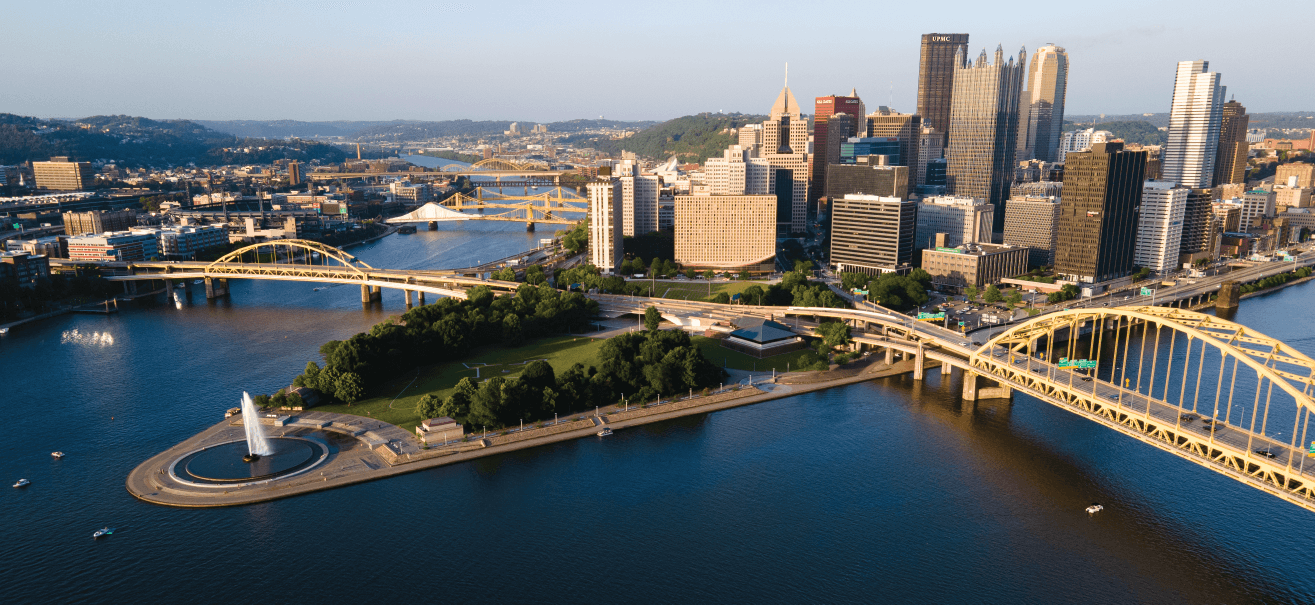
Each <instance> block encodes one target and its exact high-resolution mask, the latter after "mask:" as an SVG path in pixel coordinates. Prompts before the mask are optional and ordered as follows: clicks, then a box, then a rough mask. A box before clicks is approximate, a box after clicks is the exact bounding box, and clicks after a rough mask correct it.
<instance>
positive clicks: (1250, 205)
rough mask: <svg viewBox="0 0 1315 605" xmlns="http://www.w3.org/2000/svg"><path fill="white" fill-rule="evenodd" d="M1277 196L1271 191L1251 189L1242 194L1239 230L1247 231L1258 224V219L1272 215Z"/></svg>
mask: <svg viewBox="0 0 1315 605" xmlns="http://www.w3.org/2000/svg"><path fill="white" fill-rule="evenodd" d="M1277 199H1278V196H1276V195H1274V192H1273V191H1265V190H1264V189H1252V190H1251V191H1248V192H1246V193H1244V194H1242V199H1241V200H1240V201H1241V203H1242V218H1241V222H1240V225H1241V229H1240V230H1241V231H1248V230H1250V229H1254V228H1257V227H1259V226H1260V219H1261V218H1263V217H1266V216H1274V201H1275V200H1277Z"/></svg>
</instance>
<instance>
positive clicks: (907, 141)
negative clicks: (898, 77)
mask: <svg viewBox="0 0 1315 605" xmlns="http://www.w3.org/2000/svg"><path fill="white" fill-rule="evenodd" d="M866 121H867V126H866V128H865V130H866V133H865V134H863V135H862V136H866V137H869V138H886V139H895V140H896V141H898V142H899V161H898V162H896V163H897V164H898V165H900V166H908V167H909V179H910V181H909V182H910V183H917V182H918V173H919V172H920V171H921V169H922V166H923V165H924V164H926V162H925V161H920V160H921V159H922V158H921V151H920V145H921V143H922V139H923V136H924V135H923V128H922V116H919V115H918V114H910V113H900V112H898V111H895V110H893V109H891V108H889V107H886V106H884V105H883V106H881V107H878V108H877V110H876V111H875V112H872V113H870V114H868V115H867V118H866ZM936 149H937V153H939V150H940V141H937V144H936ZM937 157H940V156H939V155H938V156H937Z"/></svg>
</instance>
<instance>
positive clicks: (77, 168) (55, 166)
mask: <svg viewBox="0 0 1315 605" xmlns="http://www.w3.org/2000/svg"><path fill="white" fill-rule="evenodd" d="M32 176H33V177H34V178H35V179H36V182H37V189H52V190H55V191H81V190H83V189H90V188H91V185H92V184H93V183H94V182H95V177H96V173H95V172H94V171H93V170H92V169H91V163H90V162H70V161H69V159H68V158H67V157H62V156H61V157H54V158H50V161H49V162H32Z"/></svg>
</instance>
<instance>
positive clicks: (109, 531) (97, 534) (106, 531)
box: [91, 527, 114, 540]
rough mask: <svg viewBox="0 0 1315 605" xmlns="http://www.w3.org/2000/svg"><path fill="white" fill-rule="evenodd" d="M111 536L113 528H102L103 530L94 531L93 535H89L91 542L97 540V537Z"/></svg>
mask: <svg viewBox="0 0 1315 605" xmlns="http://www.w3.org/2000/svg"><path fill="white" fill-rule="evenodd" d="M112 535H114V528H113V527H104V528H101V529H98V530H96V531H95V532H94V533H92V534H91V539H92V540H95V539H97V538H99V537H101V536H112Z"/></svg>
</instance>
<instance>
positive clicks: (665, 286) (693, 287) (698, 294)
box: [636, 281, 768, 301]
mask: <svg viewBox="0 0 1315 605" xmlns="http://www.w3.org/2000/svg"><path fill="white" fill-rule="evenodd" d="M636 283H638V282H636ZM752 285H757V286H758V287H759V288H762V289H763V290H766V289H767V286H768V284H767V283H766V282H757V281H730V282H712V294H711V295H709V294H708V282H706V281H692V282H659V283H658V284H657V287H656V290H657V294H658V295H659V296H660V297H662V298H675V299H680V300H702V301H708V300H712V297H713V296H716V295H717V293H718V292H725V293H726V295H727V296H733V295H735V294H739V293H741V292H744V291H745V290H746V289H747V288H748V287H749V286H752Z"/></svg>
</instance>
